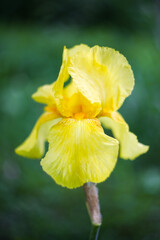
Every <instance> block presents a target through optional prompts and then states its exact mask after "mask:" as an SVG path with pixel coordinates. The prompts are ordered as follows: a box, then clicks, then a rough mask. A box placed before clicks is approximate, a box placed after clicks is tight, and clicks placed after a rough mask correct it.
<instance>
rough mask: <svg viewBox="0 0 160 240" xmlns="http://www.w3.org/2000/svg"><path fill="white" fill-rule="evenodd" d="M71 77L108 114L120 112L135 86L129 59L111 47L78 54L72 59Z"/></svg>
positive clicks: (88, 50)
mask: <svg viewBox="0 0 160 240" xmlns="http://www.w3.org/2000/svg"><path fill="white" fill-rule="evenodd" d="M70 62H71V64H70V65H69V74H70V75H71V76H72V78H73V82H74V83H75V84H76V86H77V87H78V89H79V91H80V92H81V93H82V94H83V95H84V96H85V97H86V98H87V99H88V100H89V101H90V102H91V103H97V104H98V103H101V104H102V107H103V108H105V109H106V110H107V111H114V110H117V109H118V108H119V107H120V106H121V105H122V103H123V101H124V99H125V98H126V97H127V96H128V95H130V93H131V91H132V89H133V86H134V77H133V72H132V70H131V67H130V65H129V63H128V62H127V60H126V58H125V57H124V56H123V55H122V54H120V53H119V52H117V51H115V50H114V49H111V48H106V47H99V46H95V47H93V48H88V49H85V51H78V52H76V53H74V55H73V56H72V57H71V59H70Z"/></svg>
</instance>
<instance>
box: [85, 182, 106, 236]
mask: <svg viewBox="0 0 160 240" xmlns="http://www.w3.org/2000/svg"><path fill="white" fill-rule="evenodd" d="M83 189H84V192H85V196H86V205H87V209H88V213H89V216H90V219H91V223H92V230H91V234H90V240H98V234H99V229H100V226H101V224H102V216H101V212H100V205H99V198H98V188H97V187H96V184H95V183H85V184H84V186H83Z"/></svg>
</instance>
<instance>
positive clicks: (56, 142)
mask: <svg viewBox="0 0 160 240" xmlns="http://www.w3.org/2000/svg"><path fill="white" fill-rule="evenodd" d="M48 140H49V151H48V152H47V154H46V156H45V157H44V159H42V161H41V165H42V167H43V170H44V171H46V172H47V173H48V174H49V175H50V176H51V177H52V178H53V179H54V180H55V181H56V182H57V183H58V184H60V185H62V186H64V187H68V188H76V187H79V186H82V185H83V184H84V183H86V182H93V183H99V182H102V181H104V180H105V179H106V178H107V177H109V175H110V173H111V172H112V170H113V168H114V166H115V164H116V161H117V155H118V141H117V140H116V139H113V138H111V137H109V136H107V135H105V134H104V132H103V129H102V127H101V125H100V122H99V120H98V119H73V118H68V119H67V118H65V119H62V120H61V121H60V122H59V123H58V124H56V125H54V126H53V127H52V129H51V130H50V134H49V139H48Z"/></svg>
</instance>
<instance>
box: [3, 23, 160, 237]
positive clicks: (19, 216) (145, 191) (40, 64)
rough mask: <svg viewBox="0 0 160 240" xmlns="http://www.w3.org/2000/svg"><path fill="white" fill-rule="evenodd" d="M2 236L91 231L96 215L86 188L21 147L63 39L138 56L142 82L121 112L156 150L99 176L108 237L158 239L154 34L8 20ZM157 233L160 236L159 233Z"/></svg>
mask: <svg viewBox="0 0 160 240" xmlns="http://www.w3.org/2000/svg"><path fill="white" fill-rule="evenodd" d="M0 36H1V37H0V83H1V87H0V100H1V108H0V111H1V120H0V121H1V124H0V132H1V138H0V146H1V154H0V163H1V164H0V239H6V240H10V239H12V240H32V239H34V240H39V239H41V240H43V239H45V240H50V239H56V240H57V239H59V240H60V239H77V240H78V239H86V236H88V234H89V230H90V222H89V218H88V215H87V211H86V208H85V204H84V201H85V198H84V194H83V191H82V189H76V190H68V189H65V188H62V187H60V186H57V185H56V184H55V183H54V182H53V180H52V179H51V178H50V177H49V176H47V175H46V174H45V173H44V172H43V171H42V169H41V167H40V165H39V161H37V160H29V159H24V158H21V157H18V156H16V155H15V154H14V148H15V147H16V146H17V145H18V144H20V143H21V142H22V141H23V140H24V139H25V137H26V136H28V134H29V132H30V131H31V128H32V126H33V125H34V123H35V121H36V119H37V118H38V117H39V115H40V113H41V112H42V110H43V106H40V105H39V104H37V103H35V102H33V101H32V99H31V94H32V93H33V92H35V91H36V89H37V87H39V86H41V85H43V84H46V83H51V82H52V81H55V80H56V78H57V75H58V71H59V68H60V66H61V55H62V50H63V46H64V45H66V46H67V47H72V46H73V45H75V44H80V43H86V44H88V45H89V46H93V45H95V44H98V45H101V46H102V45H103V46H109V47H112V48H115V49H117V50H119V51H120V52H121V53H122V54H124V55H125V56H126V57H127V59H128V61H129V62H130V64H131V66H132V68H133V71H134V74H135V79H136V85H135V89H134V91H133V93H132V95H131V97H129V98H128V99H127V101H126V102H125V103H124V105H123V107H122V109H121V110H120V112H122V114H123V116H124V117H125V119H126V120H127V122H128V123H129V126H130V128H131V130H132V131H133V132H134V133H135V134H136V135H137V136H138V137H139V140H140V141H141V142H143V143H144V144H148V145H150V151H149V152H148V153H147V154H146V155H143V156H141V157H140V158H139V159H137V160H135V161H133V162H131V161H124V160H121V159H119V161H118V164H117V166H116V168H115V171H114V172H113V174H112V175H111V177H110V178H109V179H108V180H107V181H106V182H105V183H101V184H99V192H100V200H101V206H102V207H101V208H102V213H103V225H102V228H101V232H100V239H102V240H103V239H104V240H105V239H119V240H120V239H123V240H125V239H130V240H141V239H144V240H145V239H158V236H159V235H160V230H159V221H160V203H159V196H160V173H159V171H158V170H157V164H158V162H159V158H160V150H159V141H158V139H160V128H159V123H160V94H159V89H160V80H159V79H160V71H159V60H160V59H159V56H160V46H158V45H156V41H155V38H154V36H151V35H147V34H144V33H137V34H136V35H135V34H134V35H132V34H127V33H122V32H118V31H117V30H116V31H115V30H110V29H106V28H103V29H95V28H94V29H93V28H90V29H81V30H80V29H74V28H68V29H67V28H61V29H60V28H45V29H37V28H35V27H24V26H23V27H16V28H13V27H10V28H7V27H5V26H1V27H0ZM156 237H157V238H156Z"/></svg>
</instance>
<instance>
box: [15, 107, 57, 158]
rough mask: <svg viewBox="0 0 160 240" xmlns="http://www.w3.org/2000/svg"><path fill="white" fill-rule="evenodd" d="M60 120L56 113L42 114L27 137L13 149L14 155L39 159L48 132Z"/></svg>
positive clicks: (42, 152)
mask: <svg viewBox="0 0 160 240" xmlns="http://www.w3.org/2000/svg"><path fill="white" fill-rule="evenodd" d="M60 120H61V118H60V116H59V115H58V114H57V113H53V112H52V113H47V112H46V113H43V114H42V115H41V117H40V118H39V119H38V121H37V122H36V124H35V126H34V128H33V130H32V132H31V134H30V135H29V137H28V138H27V139H26V140H25V141H24V142H23V143H22V144H21V145H20V146H18V147H17V148H16V149H15V151H16V153H17V154H19V155H21V156H23V157H28V158H41V157H42V156H43V154H44V150H45V145H44V143H45V141H46V138H47V137H48V133H49V130H50V128H51V127H52V126H53V125H54V124H56V123H57V122H58V121H60Z"/></svg>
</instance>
